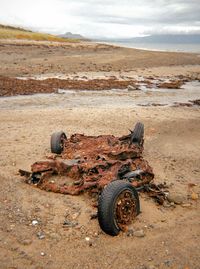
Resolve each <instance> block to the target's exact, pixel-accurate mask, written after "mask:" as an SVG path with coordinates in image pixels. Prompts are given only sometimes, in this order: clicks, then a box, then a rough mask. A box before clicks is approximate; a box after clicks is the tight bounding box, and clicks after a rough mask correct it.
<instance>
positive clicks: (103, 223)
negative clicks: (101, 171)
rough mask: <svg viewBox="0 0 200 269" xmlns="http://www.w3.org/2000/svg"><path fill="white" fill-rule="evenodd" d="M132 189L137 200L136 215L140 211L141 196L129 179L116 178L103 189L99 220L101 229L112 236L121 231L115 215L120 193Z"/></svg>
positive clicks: (100, 198)
mask: <svg viewBox="0 0 200 269" xmlns="http://www.w3.org/2000/svg"><path fill="white" fill-rule="evenodd" d="M126 190H128V191H130V192H131V194H132V196H133V198H134V200H135V205H136V208H135V215H138V214H139V213H140V202H139V196H138V193H137V191H136V189H135V188H134V187H133V186H132V185H131V184H130V183H129V182H127V181H124V180H115V181H112V182H111V183H110V184H108V185H107V186H106V187H105V188H104V190H103V191H102V193H101V195H100V197H99V201H98V221H99V225H100V227H101V229H102V230H103V231H104V232H105V233H107V234H109V235H112V236H116V235H118V234H119V232H120V231H121V228H120V227H119V226H118V224H117V221H116V217H115V206H116V202H117V199H118V197H119V195H120V194H121V193H122V192H123V191H126Z"/></svg>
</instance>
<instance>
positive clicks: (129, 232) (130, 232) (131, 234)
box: [126, 229, 134, 237]
mask: <svg viewBox="0 0 200 269" xmlns="http://www.w3.org/2000/svg"><path fill="white" fill-rule="evenodd" d="M126 235H127V236H129V237H130V236H133V235H134V229H128V231H127V233H126Z"/></svg>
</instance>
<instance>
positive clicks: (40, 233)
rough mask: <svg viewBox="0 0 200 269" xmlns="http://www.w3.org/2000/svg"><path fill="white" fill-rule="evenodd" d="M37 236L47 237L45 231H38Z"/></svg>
mask: <svg viewBox="0 0 200 269" xmlns="http://www.w3.org/2000/svg"><path fill="white" fill-rule="evenodd" d="M37 237H38V238H39V239H44V238H45V234H44V233H43V232H41V231H40V232H38V233H37Z"/></svg>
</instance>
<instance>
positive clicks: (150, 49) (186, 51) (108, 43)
mask: <svg viewBox="0 0 200 269" xmlns="http://www.w3.org/2000/svg"><path fill="white" fill-rule="evenodd" d="M95 43H97V44H105V45H111V46H116V47H120V48H127V49H135V50H143V51H149V52H151V51H153V52H169V53H170V52H172V53H192V54H200V49H199V46H200V44H193V43H188V44H181V43H178V44H175V43H169V44H168V45H173V46H176V45H177V46H180V45H181V46H182V45H184V46H186V45H190V46H191V45H192V46H194V45H195V46H198V51H191V50H181V49H180V50H172V49H156V48H155V49H154V48H146V47H140V46H139V47H138V46H137V44H144V43H134V42H133V43H132V42H130V43H129V42H109V41H108V42H106V41H105V42H104V41H98V42H96V41H95ZM129 44H130V45H129ZM131 44H134V45H136V46H134V45H133V46H132V45H131ZM152 44H154V43H146V45H147V46H148V45H152ZM155 45H158V46H159V45H160V46H161V45H164V43H155Z"/></svg>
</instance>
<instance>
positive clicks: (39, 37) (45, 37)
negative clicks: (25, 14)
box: [0, 25, 79, 42]
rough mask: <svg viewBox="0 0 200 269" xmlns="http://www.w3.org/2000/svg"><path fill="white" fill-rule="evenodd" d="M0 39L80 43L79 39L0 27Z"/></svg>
mask: <svg viewBox="0 0 200 269" xmlns="http://www.w3.org/2000/svg"><path fill="white" fill-rule="evenodd" d="M0 39H26V40H34V41H54V42H78V41H79V40H78V39H65V38H61V37H57V36H54V35H50V34H45V33H37V32H32V31H29V30H25V29H22V28H17V27H12V26H6V25H0Z"/></svg>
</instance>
